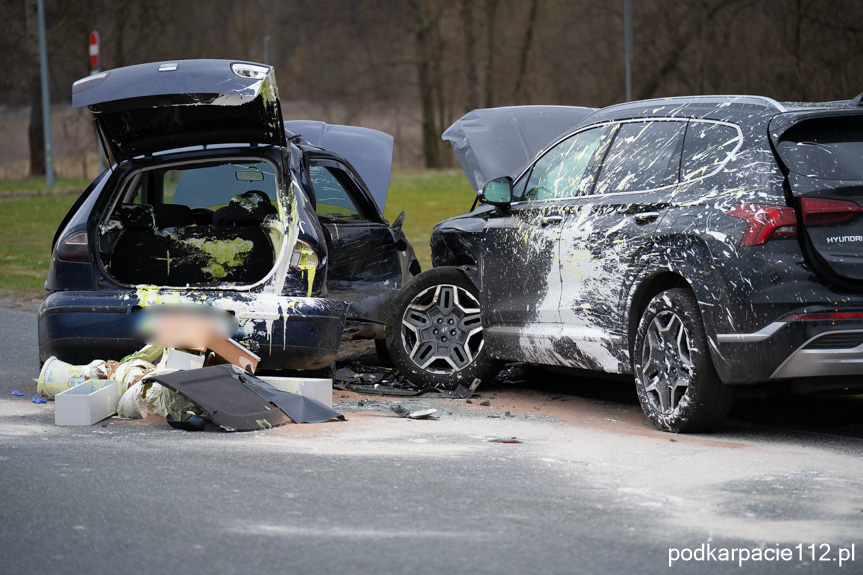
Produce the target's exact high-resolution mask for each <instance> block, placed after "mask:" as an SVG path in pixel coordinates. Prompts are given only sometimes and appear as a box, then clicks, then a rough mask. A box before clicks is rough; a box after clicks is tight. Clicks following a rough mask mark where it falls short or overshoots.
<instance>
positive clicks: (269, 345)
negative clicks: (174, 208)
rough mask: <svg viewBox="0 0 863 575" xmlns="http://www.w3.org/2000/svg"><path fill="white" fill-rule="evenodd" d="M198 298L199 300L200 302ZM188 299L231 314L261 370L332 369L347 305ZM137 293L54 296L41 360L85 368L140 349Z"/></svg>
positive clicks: (257, 298) (242, 297) (44, 321)
mask: <svg viewBox="0 0 863 575" xmlns="http://www.w3.org/2000/svg"><path fill="white" fill-rule="evenodd" d="M196 298H197V299H196ZM196 298H190V299H189V302H188V303H204V304H207V305H213V306H215V307H220V308H223V309H227V310H229V311H231V313H234V314H235V316H236V317H237V319H238V322H239V324H240V329H239V331H238V332H237V334H236V335H235V336H234V337H235V339H236V340H237V341H239V342H240V343H242V344H243V345H245V346H246V347H248V348H249V349H250V350H251V351H253V352H254V353H256V354H257V355H259V356H260V357H261V362H260V364H259V368H258V369H298V370H309V369H320V368H323V367H327V366H329V365H331V364H332V363H333V361H335V357H336V353H337V352H338V349H339V344H340V342H341V335H342V330H343V328H344V325H345V316H346V314H347V308H348V304H347V303H346V302H342V301H338V300H329V299H324V298H286V297H275V296H262V295H261V294H249V293H234V294H226V293H225V292H220V293H219V294H218V297H214V296H212V295H208V296H207V297H205V298H201V297H197V296H196ZM139 306H140V302H139V299H138V297H137V295H136V294H135V293H134V292H112V293H109V294H101V293H98V292H55V293H52V294H49V295H48V296H47V297H46V298H45V299H44V300H43V301H42V303H41V304H40V305H39V314H38V330H39V359H40V361H45V360H46V359H47V358H48V357H50V356H52V355H53V356H56V357H57V358H59V359H61V360H62V361H65V362H68V363H73V364H84V363H88V362H90V361H92V360H93V359H114V360H118V359H121V358H122V357H123V356H125V355H128V354H129V353H132V352H134V351H137V350H138V349H140V348H141V347H142V346H143V345H144V342H142V341H140V340H138V339H137V338H136V337H135V330H134V322H133V318H132V315H133V310H135V309H137V308H138V307H139Z"/></svg>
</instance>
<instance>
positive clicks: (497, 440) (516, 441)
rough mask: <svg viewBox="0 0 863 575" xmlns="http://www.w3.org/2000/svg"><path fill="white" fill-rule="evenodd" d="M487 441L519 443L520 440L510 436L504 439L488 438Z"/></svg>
mask: <svg viewBox="0 0 863 575" xmlns="http://www.w3.org/2000/svg"><path fill="white" fill-rule="evenodd" d="M488 442H489V443H521V441H520V440H518V439H516V438H515V437H510V438H508V439H506V438H495V439H489V440H488Z"/></svg>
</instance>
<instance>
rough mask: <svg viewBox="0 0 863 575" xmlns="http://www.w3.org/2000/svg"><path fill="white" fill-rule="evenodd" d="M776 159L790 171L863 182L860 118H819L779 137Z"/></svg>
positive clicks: (814, 176)
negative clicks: (780, 159)
mask: <svg viewBox="0 0 863 575" xmlns="http://www.w3.org/2000/svg"><path fill="white" fill-rule="evenodd" d="M777 151H778V152H779V157H780V158H782V161H783V162H784V163H785V165H786V166H788V169H789V170H791V171H792V172H795V173H797V174H800V175H803V176H809V177H813V178H823V179H828V180H863V116H843V117H834V118H819V119H817V120H808V121H804V122H801V123H799V124H797V125H796V126H793V127H792V128H790V129H789V130H788V131H787V132H785V133H784V134H782V139H781V140H780V141H779V144H778V146H777Z"/></svg>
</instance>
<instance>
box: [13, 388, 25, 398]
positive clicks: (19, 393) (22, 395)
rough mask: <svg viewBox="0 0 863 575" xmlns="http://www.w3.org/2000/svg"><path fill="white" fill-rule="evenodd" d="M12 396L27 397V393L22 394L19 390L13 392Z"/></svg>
mask: <svg viewBox="0 0 863 575" xmlns="http://www.w3.org/2000/svg"><path fill="white" fill-rule="evenodd" d="M12 395H14V396H15V397H27V394H26V393H21V392H20V391H18V390H17V389H13V390H12Z"/></svg>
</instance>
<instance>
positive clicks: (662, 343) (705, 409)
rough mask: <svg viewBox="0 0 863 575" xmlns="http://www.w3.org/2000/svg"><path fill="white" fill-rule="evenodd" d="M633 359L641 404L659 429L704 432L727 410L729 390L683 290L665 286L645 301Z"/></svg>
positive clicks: (730, 397) (692, 300) (690, 299)
mask: <svg viewBox="0 0 863 575" xmlns="http://www.w3.org/2000/svg"><path fill="white" fill-rule="evenodd" d="M632 362H633V372H634V373H635V386H636V389H637V390H638V399H639V401H640V402H641V408H642V409H643V410H644V413H645V414H646V415H647V418H648V419H649V420H650V422H651V423H652V424H653V425H654V426H655V427H657V428H658V429H661V430H662V431H671V432H675V433H682V432H698V431H709V430H711V429H714V428H716V427H718V426H719V425H720V424H721V423H722V422H723V421H724V420H725V418H726V417H727V415H728V412H729V411H730V410H731V403H732V401H733V399H734V389H733V388H731V387H729V386H726V385H723V384H722V382H721V381H720V380H719V376H718V375H717V374H716V369H715V368H714V367H713V362H712V360H711V359H710V351H709V350H708V348H707V336H706V335H705V333H704V326H703V324H702V322H701V314H700V312H699V310H698V303H697V301H696V300H695V296H694V295H693V293H692V292H691V291H689V290H687V289H680V288H678V289H670V290H666V291H664V292H662V293H660V294H658V295H656V296H655V297H654V298H653V299H652V300H651V301H650V303H649V304H648V305H647V308H646V309H645V310H644V313H642V315H641V319H640V321H639V324H638V332H637V333H636V336H635V347H634V349H633V356H632Z"/></svg>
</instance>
